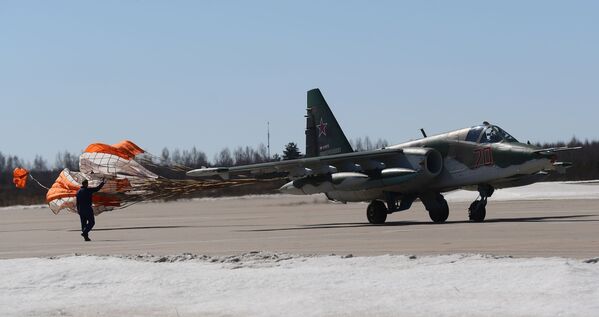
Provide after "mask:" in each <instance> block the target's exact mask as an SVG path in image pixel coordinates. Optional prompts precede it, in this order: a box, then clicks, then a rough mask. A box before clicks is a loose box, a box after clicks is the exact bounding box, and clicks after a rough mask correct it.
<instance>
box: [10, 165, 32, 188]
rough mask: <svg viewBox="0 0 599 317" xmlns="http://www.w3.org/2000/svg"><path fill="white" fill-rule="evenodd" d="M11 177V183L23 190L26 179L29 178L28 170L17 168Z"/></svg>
mask: <svg viewBox="0 0 599 317" xmlns="http://www.w3.org/2000/svg"><path fill="white" fill-rule="evenodd" d="M12 175H13V179H12V182H13V183H14V184H15V186H16V187H17V188H21V189H23V188H25V187H26V186H27V177H28V176H29V171H28V170H26V169H24V168H21V167H17V168H15V170H14V171H13V173H12Z"/></svg>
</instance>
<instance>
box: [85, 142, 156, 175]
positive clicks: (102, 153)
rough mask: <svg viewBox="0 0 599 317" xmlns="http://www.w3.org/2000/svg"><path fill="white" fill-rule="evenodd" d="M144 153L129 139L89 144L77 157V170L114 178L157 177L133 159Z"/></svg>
mask: <svg viewBox="0 0 599 317" xmlns="http://www.w3.org/2000/svg"><path fill="white" fill-rule="evenodd" d="M143 153H145V151H144V150H142V149H141V148H140V147H139V146H137V145H135V143H133V142H131V141H122V142H120V143H118V144H114V145H107V144H102V143H94V144H91V145H89V146H88V147H87V148H86V149H85V151H84V152H83V154H81V156H80V157H79V170H80V171H81V172H82V173H84V174H101V175H103V176H110V177H116V178H140V179H148V178H158V175H156V174H154V173H152V172H150V171H149V170H147V169H146V168H145V167H143V166H142V165H141V164H139V163H137V162H136V161H134V160H133V159H134V158H135V157H136V156H138V155H140V154H143Z"/></svg>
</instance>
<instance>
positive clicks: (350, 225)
mask: <svg viewBox="0 0 599 317" xmlns="http://www.w3.org/2000/svg"><path fill="white" fill-rule="evenodd" d="M593 216H596V215H570V216H547V217H521V218H501V219H488V220H485V222H483V223H482V224H485V223H504V222H505V223H509V222H599V219H579V218H586V217H593ZM463 223H471V222H470V221H467V220H463V221H446V222H445V223H442V224H439V223H433V222H430V221H392V222H386V223H385V224H382V225H372V224H369V223H362V222H360V223H357V222H354V223H348V222H341V223H323V224H315V225H305V226H301V227H292V228H272V229H255V230H239V232H269V231H289V230H314V229H343V228H359V227H373V226H374V227H379V226H380V227H392V226H415V225H425V226H429V225H430V226H439V225H441V226H443V225H445V226H446V225H450V224H463Z"/></svg>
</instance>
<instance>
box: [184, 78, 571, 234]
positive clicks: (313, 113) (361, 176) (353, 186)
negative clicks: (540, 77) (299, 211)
mask: <svg viewBox="0 0 599 317" xmlns="http://www.w3.org/2000/svg"><path fill="white" fill-rule="evenodd" d="M306 112H307V113H306V156H305V157H304V158H302V159H297V160H289V161H280V162H270V163H262V164H253V165H247V166H237V167H230V168H229V167H217V168H204V169H199V170H194V171H191V172H188V175H189V176H194V177H212V176H215V175H218V176H220V177H222V178H230V177H232V176H235V177H239V176H241V177H243V176H246V177H251V176H255V175H259V174H269V173H285V175H287V177H289V178H290V179H291V180H292V181H291V182H289V183H288V184H286V185H285V186H283V187H282V188H281V191H282V192H285V193H289V194H299V195H304V194H315V193H324V194H326V195H327V197H329V199H331V200H337V201H341V202H358V201H370V202H371V205H370V206H369V208H368V211H367V216H368V219H369V221H370V222H371V223H383V222H384V221H385V219H386V215H387V214H389V213H392V212H395V211H401V210H405V209H408V208H409V207H410V206H411V204H412V202H414V201H415V200H416V199H418V198H419V199H420V200H421V201H422V202H423V203H424V204H425V206H426V208H427V210H428V211H429V213H430V215H431V219H433V221H435V222H443V221H445V219H446V218H447V214H448V206H447V202H446V201H445V199H444V198H443V196H442V193H444V192H447V191H451V190H455V189H458V188H464V189H470V190H478V191H479V193H480V200H477V201H475V202H473V204H472V206H471V220H472V219H477V220H476V221H482V220H483V219H484V216H485V214H486V210H485V206H486V202H487V200H486V199H487V198H488V197H490V196H491V195H492V194H493V191H494V189H495V188H505V187H515V186H523V185H527V184H531V183H534V182H537V181H540V180H542V179H544V178H545V177H546V176H547V175H548V171H552V170H555V169H556V167H557V166H565V167H567V166H568V165H567V163H556V162H555V159H556V152H559V151H564V150H572V149H569V148H557V149H539V148H537V147H535V146H532V145H529V144H524V143H520V142H518V141H517V140H516V139H515V138H513V137H512V136H511V135H509V134H508V133H507V132H505V131H504V130H503V129H501V128H500V127H498V126H495V125H492V124H489V123H488V122H484V123H483V124H482V125H479V126H474V127H471V128H464V129H460V130H456V131H452V132H448V133H444V134H439V135H435V136H430V137H426V136H425V137H424V138H422V139H419V140H415V141H410V142H406V143H402V144H398V145H393V146H389V147H387V148H384V149H379V150H374V151H365V152H354V150H353V149H352V147H351V145H350V143H349V141H348V140H347V137H346V136H345V134H344V132H343V130H342V129H341V127H340V125H339V123H338V122H337V119H336V118H335V116H334V115H333V113H332V111H331V110H330V107H329V106H328V104H327V102H326V101H325V99H324V97H323V96H322V93H321V92H320V90H318V89H313V90H310V91H308V96H307V109H306ZM423 134H424V131H423ZM563 171H565V168H564V169H563ZM385 203H386V204H387V206H385V205H384V204H385ZM472 213H474V214H475V216H472ZM473 217H474V218H473Z"/></svg>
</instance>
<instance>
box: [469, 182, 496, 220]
mask: <svg viewBox="0 0 599 317" xmlns="http://www.w3.org/2000/svg"><path fill="white" fill-rule="evenodd" d="M494 191H495V188H493V186H491V185H478V193H479V194H480V199H477V200H475V201H473V202H472V204H470V208H468V218H469V219H470V221H472V222H483V221H485V216H486V215H487V208H486V207H487V198H489V197H491V196H492V195H493V192H494Z"/></svg>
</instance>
